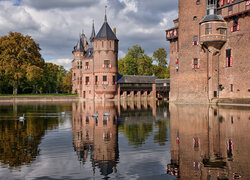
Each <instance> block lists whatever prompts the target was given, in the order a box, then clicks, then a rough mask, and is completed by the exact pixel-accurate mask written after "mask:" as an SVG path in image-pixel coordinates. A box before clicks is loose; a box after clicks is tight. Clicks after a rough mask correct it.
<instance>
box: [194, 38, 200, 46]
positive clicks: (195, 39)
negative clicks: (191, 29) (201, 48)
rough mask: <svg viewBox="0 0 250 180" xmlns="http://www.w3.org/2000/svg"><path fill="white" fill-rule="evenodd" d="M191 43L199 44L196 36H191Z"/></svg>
mask: <svg viewBox="0 0 250 180" xmlns="http://www.w3.org/2000/svg"><path fill="white" fill-rule="evenodd" d="M193 45H194V46H195V45H199V42H198V37H197V36H194V38H193Z"/></svg>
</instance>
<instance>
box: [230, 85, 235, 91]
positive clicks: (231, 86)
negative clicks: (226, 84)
mask: <svg viewBox="0 0 250 180" xmlns="http://www.w3.org/2000/svg"><path fill="white" fill-rule="evenodd" d="M230 88H231V92H233V91H234V85H233V84H230Z"/></svg>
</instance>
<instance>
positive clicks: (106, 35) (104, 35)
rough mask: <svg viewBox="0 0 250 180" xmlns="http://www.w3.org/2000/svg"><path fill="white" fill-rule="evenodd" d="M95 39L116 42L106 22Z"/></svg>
mask: <svg viewBox="0 0 250 180" xmlns="http://www.w3.org/2000/svg"><path fill="white" fill-rule="evenodd" d="M95 39H111V40H118V39H117V37H116V35H115V34H114V32H113V31H112V29H111V28H110V26H109V24H108V22H104V23H103V25H102V27H101V29H100V31H99V32H98V33H97V35H96V37H95Z"/></svg>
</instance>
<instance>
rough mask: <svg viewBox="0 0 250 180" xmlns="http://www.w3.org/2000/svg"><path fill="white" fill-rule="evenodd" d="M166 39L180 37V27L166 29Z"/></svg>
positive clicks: (170, 39)
mask: <svg viewBox="0 0 250 180" xmlns="http://www.w3.org/2000/svg"><path fill="white" fill-rule="evenodd" d="M166 39H167V40H168V41H172V40H174V39H178V27H175V28H171V29H168V30H166Z"/></svg>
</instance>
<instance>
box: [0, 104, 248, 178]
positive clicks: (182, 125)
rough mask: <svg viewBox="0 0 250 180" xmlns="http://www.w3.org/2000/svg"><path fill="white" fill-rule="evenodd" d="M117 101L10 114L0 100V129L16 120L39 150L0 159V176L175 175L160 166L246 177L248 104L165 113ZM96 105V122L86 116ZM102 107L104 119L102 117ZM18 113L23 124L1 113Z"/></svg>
mask: <svg viewBox="0 0 250 180" xmlns="http://www.w3.org/2000/svg"><path fill="white" fill-rule="evenodd" d="M118 107H119V106H117V104H112V105H108V104H106V105H103V104H95V105H93V104H91V103H87V104H86V103H68V104H67V103H66V104H55V105H29V106H19V107H18V108H16V109H17V111H16V112H15V113H13V110H12V108H13V107H12V106H9V107H6V106H4V107H3V106H0V119H1V118H2V119H5V120H0V130H1V133H2V134H3V136H7V135H6V133H5V134H4V132H6V131H3V130H5V128H7V129H8V128H9V133H10V134H11V135H16V134H15V133H17V132H15V133H13V132H12V131H11V130H13V129H14V127H18V128H17V131H18V132H19V131H20V132H22V133H23V134H24V135H27V136H26V137H28V138H26V139H25V138H23V139H24V140H27V141H33V140H34V139H36V140H37V141H36V142H35V143H34V146H31V147H37V146H38V149H39V152H38V154H36V153H35V157H34V158H33V159H31V160H30V161H29V162H26V163H22V164H25V165H20V163H19V164H17V167H16V168H8V163H6V162H5V164H3V163H0V175H1V177H0V179H1V178H4V179H49V178H55V179H94V178H95V179H102V178H104V177H105V176H104V175H102V174H105V173H106V174H108V175H107V177H110V178H111V179H122V178H123V179H143V180H145V179H146V180H147V179H157V180H158V179H175V176H170V175H166V174H167V173H169V174H175V175H176V176H180V177H181V178H182V179H190V177H191V178H192V179H211V178H213V179H217V177H218V178H220V179H223V178H224V179H226V178H227V179H233V178H234V179H237V178H240V179H249V178H250V174H249V166H250V164H249V151H248V150H249V147H250V144H249V142H250V141H249V140H250V133H249V129H250V121H249V120H250V108H247V107H242V108H241V107H213V106H206V105H174V104H170V105H169V107H170V108H169V109H170V113H169V111H168V105H166V104H165V105H164V104H158V103H156V104H152V103H151V104H150V103H149V104H148V103H145V102H144V103H142V104H140V103H138V102H137V103H131V102H128V103H125V104H124V103H123V104H121V108H118ZM155 107H157V108H155ZM6 109H7V110H6ZM97 111H98V115H99V116H98V125H96V120H95V119H93V118H92V114H94V113H96V112H97ZM61 112H66V113H65V115H64V113H61ZM106 112H109V113H110V117H109V119H106V117H105V118H103V114H104V113H106ZM22 113H25V114H27V117H26V118H27V119H26V121H25V123H24V124H20V122H19V123H18V121H16V120H15V121H14V120H8V119H6V117H10V119H11V118H13V117H18V115H22ZM87 117H88V118H87ZM169 118H171V122H170V120H169ZM106 120H107V121H106ZM114 120H118V122H116V121H114ZM104 121H105V123H104ZM1 128H2V129H1ZM35 129H36V131H37V133H36V131H35ZM7 132H8V131H7ZM86 132H88V133H86ZM87 134H88V136H87ZM3 136H0V138H1V140H2V141H3V140H4V139H3V138H2V137H3ZM11 137H12V138H14V136H11ZM14 139H15V138H14ZM17 139H18V138H17ZM23 139H22V140H23ZM1 143H3V142H1ZM170 143H171V144H170ZM7 144H8V143H7ZM20 144H21V145H22V143H20ZM86 144H88V145H89V144H90V146H86ZM12 145H13V144H12ZM1 147H2V146H1V144H0V157H1V158H3V157H2V156H1V152H2V150H1ZM86 147H87V148H86ZM90 147H91V148H92V147H94V149H93V151H92V156H91V148H90ZM88 148H89V150H86V149H88ZM7 149H8V148H7ZM5 150H6V149H5ZM83 150H85V151H83ZM111 151H112V152H111ZM35 152H36V151H35ZM86 152H88V156H86ZM80 153H83V154H82V155H83V156H82V157H81V156H80V158H79V154H80ZM109 153H110V154H109ZM80 155H81V154H80ZM84 155H85V156H84ZM102 157H103V159H105V158H106V159H105V161H102ZM7 159H8V158H7ZM107 159H108V160H107ZM0 160H1V162H3V161H2V159H0ZM83 161H84V162H83ZM93 162H95V163H93ZM105 165H106V166H105ZM107 165H108V166H107ZM107 167H108V168H107ZM110 168H111V169H110Z"/></svg>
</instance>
